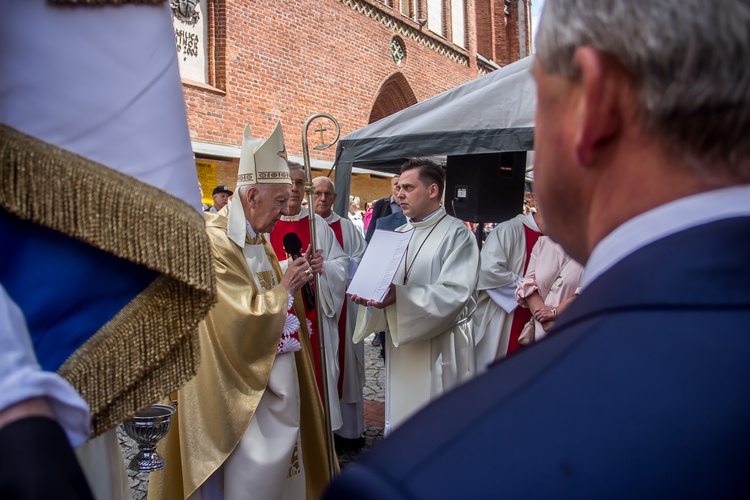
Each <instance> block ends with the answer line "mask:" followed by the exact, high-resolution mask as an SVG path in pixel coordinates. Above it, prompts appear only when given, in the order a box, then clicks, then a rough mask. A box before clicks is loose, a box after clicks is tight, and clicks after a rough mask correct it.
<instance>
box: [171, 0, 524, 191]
mask: <svg viewBox="0 0 750 500" xmlns="http://www.w3.org/2000/svg"><path fill="white" fill-rule="evenodd" d="M484 1H485V0H476V2H475V3H476V15H473V16H472V19H469V16H468V12H467V29H466V33H467V38H468V40H467V43H466V47H476V46H477V36H478V34H479V36H480V38H481V36H484V35H482V33H483V30H484V28H483V27H482V23H485V22H486V20H485V21H482V20H481V15H482V14H481V12H480V5H483V4H484ZM388 3H389V4H395V5H396V7H391V6H389V5H386V3H384V2H381V1H378V0H319V1H316V2H310V1H302V0H254V1H253V2H246V1H243V0H208V9H207V10H208V13H207V14H208V16H209V18H210V19H212V20H213V22H209V39H210V40H211V42H210V49H209V50H210V53H211V54H213V57H212V58H211V60H210V61H209V73H210V75H211V76H210V80H211V82H210V83H211V85H203V84H196V83H194V82H189V81H184V85H183V89H184V95H185V101H186V106H187V111H188V121H189V128H190V134H191V137H192V139H193V140H197V141H203V142H211V143H219V144H223V145H229V146H235V147H236V146H239V145H240V143H241V134H242V130H243V128H244V125H245V124H250V126H251V127H252V131H253V133H254V135H256V136H258V137H267V136H268V135H269V134H270V132H271V131H272V129H273V127H274V125H275V123H276V121H277V120H279V119H280V120H281V121H282V124H283V126H284V135H285V141H286V148H287V152H288V154H289V155H290V156H299V157H301V156H302V146H301V129H302V126H303V124H304V122H305V120H306V119H307V118H308V117H309V116H310V115H312V114H314V113H317V112H325V113H329V114H331V115H333V116H334V117H335V118H337V120H338V121H339V123H340V125H341V135H342V136H344V135H346V134H348V133H350V132H352V131H354V130H356V129H359V128H361V127H363V126H365V125H367V124H368V123H369V120H370V115H371V112H372V111H373V106H374V105H375V103H376V100H377V99H378V95H379V91H380V90H381V87H382V86H383V84H384V83H385V82H388V81H389V79H392V77H394V75H399V74H400V76H397V79H398V80H399V82H401V84H403V82H405V83H406V85H407V87H406V88H407V90H410V91H411V92H412V93H413V97H414V98H416V101H423V100H425V99H428V98H429V97H432V96H434V95H436V94H438V93H440V92H443V91H445V90H448V89H450V88H453V87H455V86H457V85H460V84H462V83H465V82H467V81H469V80H472V79H474V78H476V77H477V76H479V74H478V71H477V62H476V52H474V53H472V52H469V50H467V49H464V48H462V47H459V46H457V45H454V44H452V43H450V42H448V41H446V40H445V39H444V38H442V37H440V36H438V35H435V34H434V33H432V32H430V31H429V30H428V29H427V27H426V26H421V25H420V23H419V22H418V21H416V20H412V19H409V18H407V17H404V16H402V15H401V14H400V9H399V8H398V3H397V1H395V2H394V1H390V2H388ZM469 3H471V2H469ZM495 3H496V4H497V5H499V7H497V6H496V9H497V10H499V11H500V14H501V17H505V14H504V13H503V9H502V2H499V3H498V2H495ZM419 4H420V8H422V9H424V8H425V7H426V2H423V1H420V2H419ZM471 12H472V14H473V10H472V11H471ZM422 17H425V16H424V15H421V14H420V15H419V16H417V18H422ZM474 23H477V25H476V26H473V24H474ZM469 24H472V26H468V25H469ZM475 28H476V29H475ZM501 31H503V32H505V29H504V28H503V30H501ZM394 36H398V37H399V38H400V40H401V42H402V44H403V46H404V48H405V52H406V58H405V59H404V60H403V61H402V63H401V64H396V63H395V62H394V59H393V57H392V55H391V52H390V43H391V40H392V39H393V38H394ZM495 42H497V40H495ZM517 43H518V42H517V41H516V42H515V44H516V45H517ZM480 52H481V51H480ZM482 55H484V56H485V57H489V56H490V55H488V54H484V53H483V54H482ZM497 62H498V63H501V64H506V63H507V62H510V61H505V60H502V61H497ZM395 97H396V98H391V99H390V100H389V99H383V100H382V101H380V102H379V104H380V105H381V106H380V108H379V109H381V110H385V112H384V113H383V112H381V114H391V113H393V112H396V111H399V109H395V108H397V107H399V106H403V105H404V100H403V99H401V97H402V96H398V95H397V96H395ZM327 139H329V140H330V139H332V136H327ZM308 140H309V142H310V145H311V146H314V145H317V144H318V143H319V138H318V134H315V133H314V132H313V130H312V128H311V129H310V135H309V138H308ZM334 154H335V147H332V148H330V149H328V150H326V151H322V152H311V156H312V157H313V158H317V159H321V160H328V161H332V160H333V158H334ZM236 162H237V160H236V159H235V160H233V161H231V162H229V163H230V164H232V166H231V167H227V166H226V162H224V163H220V168H218V169H217V182H218V183H219V184H222V183H223V184H227V185H230V186H231V185H233V184H234V179H233V177H234V173H235V172H236V171H235V172H231V170H232V169H233V168H234V166H236ZM357 183H361V184H357ZM352 193H354V194H356V195H358V196H360V197H362V198H363V199H364V200H368V199H371V198H379V197H382V196H385V195H387V194H388V193H389V183H388V180H387V179H384V178H378V177H369V176H357V177H356V178H355V179H354V180H353V186H352Z"/></svg>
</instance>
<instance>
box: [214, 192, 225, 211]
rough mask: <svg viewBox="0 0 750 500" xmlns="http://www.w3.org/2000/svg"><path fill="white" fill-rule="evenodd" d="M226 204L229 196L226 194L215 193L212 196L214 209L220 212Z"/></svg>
mask: <svg viewBox="0 0 750 500" xmlns="http://www.w3.org/2000/svg"><path fill="white" fill-rule="evenodd" d="M227 203H229V195H228V194H227V193H216V194H215V195H214V208H215V209H216V210H221V209H222V208H224V207H225V206H226V205H227Z"/></svg>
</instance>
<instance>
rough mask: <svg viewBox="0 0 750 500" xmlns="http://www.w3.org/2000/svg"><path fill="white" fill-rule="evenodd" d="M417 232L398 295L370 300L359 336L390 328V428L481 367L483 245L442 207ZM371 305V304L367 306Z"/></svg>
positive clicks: (412, 225)
mask: <svg viewBox="0 0 750 500" xmlns="http://www.w3.org/2000/svg"><path fill="white" fill-rule="evenodd" d="M396 230H397V231H402V232H403V231H411V230H413V231H414V233H413V235H412V237H411V241H410V242H409V246H408V248H407V251H406V254H405V255H404V259H403V260H402V261H401V264H400V265H399V267H398V270H397V271H396V274H395V276H394V278H393V284H394V285H395V289H396V303H395V304H393V305H390V306H388V307H386V308H385V309H374V308H368V309H367V310H366V312H365V313H364V316H363V318H362V321H358V323H357V328H356V332H355V335H354V342H361V341H362V340H364V338H365V337H366V336H367V334H369V333H370V332H373V331H375V332H377V331H386V332H387V334H386V339H387V341H386V349H387V351H386V357H385V364H386V406H385V426H386V428H385V432H386V433H388V432H390V431H391V430H392V429H393V428H395V427H397V426H398V425H400V424H401V423H402V422H403V421H404V420H406V419H407V418H408V417H409V416H411V415H412V414H413V413H414V412H416V411H417V410H418V409H420V408H422V407H423V406H425V405H426V404H427V403H429V402H430V401H431V400H432V399H435V398H436V397H438V396H439V395H440V394H442V393H443V392H445V391H446V390H448V389H451V388H452V387H455V386H456V385H458V384H459V383H461V382H463V381H465V380H468V379H469V378H471V377H472V376H473V374H474V372H475V368H476V363H475V359H474V339H473V337H472V333H471V314H472V312H473V311H474V309H475V307H476V297H475V288H476V284H477V276H478V274H479V249H478V248H477V243H476V240H475V238H474V235H473V234H472V233H471V231H469V229H468V228H467V227H466V225H465V224H464V223H463V222H462V221H460V220H458V219H456V218H455V217H452V216H450V215H447V214H446V213H445V209H444V208H443V207H440V209H438V210H437V211H436V212H435V213H434V214H433V215H432V216H431V217H429V218H428V219H427V220H424V221H421V222H407V223H406V224H405V225H403V226H401V227H400V228H398V229H396ZM362 310H363V311H364V310H365V309H364V308H362Z"/></svg>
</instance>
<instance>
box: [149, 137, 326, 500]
mask: <svg viewBox="0 0 750 500" xmlns="http://www.w3.org/2000/svg"><path fill="white" fill-rule="evenodd" d="M278 130H280V129H278ZM248 134H249V132H248V130H246V137H245V140H246V141H248ZM274 134H275V133H274ZM269 141H271V139H270V138H269ZM245 146H246V144H244V143H243V155H245ZM281 147H283V145H282V146H281ZM279 150H280V148H279ZM255 155H256V159H255V161H256V162H258V158H257V156H262V152H261V153H259V152H258V151H256V152H255ZM282 161H283V160H282ZM284 165H285V163H284ZM244 168H247V166H245V167H244ZM253 168H255V167H253ZM266 168H267V167H266ZM284 168H285V166H284ZM257 170H258V174H261V173H262V163H260V162H259V164H258V167H257ZM240 172H241V174H240V178H244V177H243V174H242V172H243V162H242V161H241V162H240ZM265 173H268V172H265ZM284 173H286V180H287V182H288V170H286V172H284V169H283V168H281V167H279V170H278V171H277V172H275V177H274V178H276V179H278V178H282V179H283V178H284ZM238 184H240V183H238ZM269 184H275V186H266V188H268V189H267V190H266V191H263V190H261V189H259V187H256V186H255V185H254V183H246V184H245V185H242V186H241V187H240V189H238V190H237V191H236V193H237V194H236V195H235V200H234V202H233V203H232V204H231V206H230V207H225V208H224V209H222V210H221V211H220V212H219V213H218V214H206V230H207V233H208V235H209V239H210V241H211V247H212V250H213V257H214V269H215V272H216V278H217V280H216V281H217V296H218V303H217V305H216V307H214V309H212V310H211V312H210V313H209V315H208V317H207V318H206V320H205V321H204V322H203V323H202V324H201V326H200V330H199V333H200V345H201V364H200V367H199V369H198V373H197V375H196V377H195V378H194V379H192V380H191V381H190V382H188V383H187V384H185V386H183V387H182V388H181V389H180V390H179V391H178V393H177V401H178V411H177V413H176V416H175V418H174V420H173V423H172V429H171V430H170V432H169V433H168V435H167V437H166V438H165V439H164V440H162V443H160V445H161V446H160V449H159V451H160V453H163V456H164V459H165V461H166V464H167V465H166V468H165V469H164V470H163V471H161V472H157V473H154V474H152V476H151V484H150V488H149V498H152V499H156V498H159V499H170V500H171V499H177V498H200V499H204V500H205V499H207V498H211V499H214V498H223V499H230V498H241V499H250V498H263V499H266V498H305V497H306V498H318V497H319V496H320V495H321V494H322V492H323V490H324V489H325V487H326V485H327V483H328V481H329V480H330V477H329V473H328V469H327V464H328V460H327V458H326V455H325V452H326V438H325V424H324V415H323V408H322V403H321V400H320V397H319V396H318V393H317V390H316V386H315V377H314V373H313V368H312V361H311V349H310V342H309V337H308V331H307V326H306V323H305V321H304V306H303V305H302V302H301V295H300V293H299V288H300V287H301V286H302V281H299V280H298V281H297V282H295V283H294V284H293V286H291V287H290V285H289V280H290V279H291V278H288V276H289V275H290V274H291V275H296V276H298V278H299V279H302V280H307V279H311V278H312V276H311V274H312V271H313V268H312V267H308V265H307V263H306V262H305V260H304V257H300V258H299V259H297V260H295V261H294V262H293V263H290V265H289V268H288V270H287V272H286V274H285V275H282V272H281V268H280V266H279V262H278V260H277V259H276V257H275V254H274V252H273V249H272V248H271V246H270V245H269V244H268V242H267V241H266V239H265V237H264V235H263V233H264V232H267V231H270V229H269V227H270V228H272V227H273V224H275V221H276V220H277V219H278V217H279V216H280V215H282V214H283V213H285V212H286V200H287V199H288V196H289V195H288V193H289V189H288V187H287V186H286V185H283V186H282V185H281V184H285V183H283V182H274V183H269ZM259 193H260V194H259ZM263 193H265V194H263ZM282 199H283V200H282ZM281 201H283V203H281ZM247 207H249V208H247ZM245 214H250V215H248V216H247V218H246V216H245ZM257 214H260V218H261V219H263V218H264V217H265V219H266V220H265V221H263V220H261V222H257V220H256V219H255V218H256V217H258V216H257ZM263 214H266V215H263ZM233 221H234V222H233ZM268 221H270V222H268ZM238 222H239V224H240V225H239V226H238V224H237V223H238ZM253 225H255V227H256V228H257V231H256V229H254V228H253ZM300 266H303V267H300ZM303 270H304V273H303V272H302V271H303ZM285 280H287V281H285ZM283 283H286V286H285V285H284V284H283ZM292 292H293V297H294V299H293V306H292V307H291V309H290V305H291V304H292V299H291V297H292V295H290V293H292ZM289 311H291V313H289ZM295 316H296V318H295ZM290 324H293V327H291V328H289V325H290ZM290 330H294V332H295V335H294V338H292V337H290V336H289V335H287V334H288V333H289V331H290ZM290 345H293V346H294V347H293V348H289V346H290Z"/></svg>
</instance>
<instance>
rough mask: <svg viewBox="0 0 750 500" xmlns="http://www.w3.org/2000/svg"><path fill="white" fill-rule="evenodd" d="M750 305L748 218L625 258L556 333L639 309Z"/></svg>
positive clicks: (564, 319) (578, 303)
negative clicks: (594, 318) (595, 318)
mask: <svg viewBox="0 0 750 500" xmlns="http://www.w3.org/2000/svg"><path fill="white" fill-rule="evenodd" d="M748 306H750V217H739V218H731V219H724V220H721V221H717V222H712V223H709V224H704V225H701V226H697V227H694V228H692V229H688V230H685V231H681V232H679V233H676V234H673V235H671V236H668V237H666V238H663V239H661V240H658V241H656V242H654V243H651V244H650V245H647V246H645V247H643V248H641V249H640V250H638V251H636V252H634V253H632V254H631V255H629V256H627V257H625V258H624V259H623V260H622V261H620V262H619V263H618V264H616V265H615V266H613V267H612V268H611V269H609V270H608V271H607V272H605V273H604V274H602V275H601V276H599V277H598V278H597V279H596V280H594V281H593V282H592V283H591V284H590V285H589V286H588V287H587V288H586V289H585V290H584V292H583V293H582V294H581V296H580V297H579V298H578V299H576V300H575V301H573V302H572V303H571V305H570V307H569V308H568V309H567V310H566V311H565V314H564V315H563V316H562V317H561V318H560V320H559V322H558V325H556V328H555V330H560V329H562V328H564V327H565V326H566V325H568V324H570V323H572V322H576V321H578V320H581V319H584V318H585V317H590V316H592V315H598V314H604V313H610V312H614V311H617V310H627V309H635V308H639V309H641V308H654V307H658V308H668V309H669V308H680V309H685V308H687V309H691V308H693V309H695V308H705V307H713V308H716V307H726V308H735V307H748Z"/></svg>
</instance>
